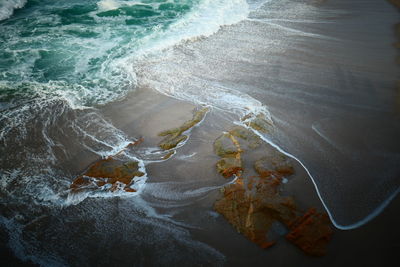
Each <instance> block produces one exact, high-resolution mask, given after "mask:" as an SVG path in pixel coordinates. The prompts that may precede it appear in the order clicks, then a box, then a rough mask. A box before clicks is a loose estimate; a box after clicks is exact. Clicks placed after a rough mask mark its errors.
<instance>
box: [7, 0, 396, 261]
mask: <svg viewBox="0 0 400 267" xmlns="http://www.w3.org/2000/svg"><path fill="white" fill-rule="evenodd" d="M327 2H328V3H325V1H306V0H304V1H300V0H299V1H291V0H275V1H245V0H141V1H122V0H101V1H99V0H86V1H75V0H60V1H53V0H28V1H24V0H0V144H1V150H0V152H1V154H2V156H1V159H0V175H1V177H0V196H1V199H0V207H1V213H0V216H1V217H0V225H1V226H2V228H3V229H4V231H5V232H6V233H7V235H8V246H9V247H10V248H11V249H12V250H13V252H14V253H15V254H16V256H17V257H19V258H20V259H23V260H27V259H30V260H32V261H33V262H35V263H40V264H43V265H55V266H58V265H59V266H63V265H71V264H72V263H71V262H75V263H76V265H80V266H83V265H93V264H96V265H107V264H110V263H113V264H117V263H120V264H123V265H128V264H130V263H131V262H132V260H133V259H135V260H136V263H137V264H139V265H159V264H180V263H184V262H186V263H187V262H188V261H191V262H193V263H194V264H215V265H220V264H221V263H222V262H223V261H224V259H225V256H224V255H223V253H221V252H219V251H217V250H216V249H215V248H213V247H212V246H209V245H207V244H206V243H207V242H205V243H203V242H201V241H199V240H196V239H194V238H193V237H192V235H191V234H190V233H189V230H188V229H197V228H201V223H194V225H192V224H190V223H189V222H191V223H192V222H193V221H191V220H186V221H185V219H182V218H180V219H175V218H173V217H174V216H175V215H176V214H180V213H179V211H180V210H183V211H182V214H186V211H185V209H184V207H185V205H188V204H187V203H186V204H185V203H183V202H185V201H187V202H188V203H189V202H190V203H191V201H192V202H193V203H197V202H198V201H200V202H201V201H203V200H204V198H205V196H207V193H208V192H210V191H213V190H214V191H215V189H218V188H219V187H220V186H221V183H218V182H217V183H215V181H213V180H212V179H211V178H210V179H209V180H207V179H206V180H203V181H201V182H199V181H198V180H190V181H185V182H184V183H182V181H181V180H180V179H181V178H180V177H182V176H184V175H183V173H185V172H184V171H180V172H179V171H178V169H179V168H180V167H182V166H184V165H185V164H189V163H190V160H191V159H196V157H197V156H196V155H202V150H201V149H200V148H198V150H196V151H184V148H182V149H183V151H184V152H182V153H186V154H184V155H180V156H179V155H178V156H179V157H178V156H177V158H176V162H175V163H174V161H169V162H171V163H169V164H171V166H169V165H168V163H161V165H160V166H159V167H158V168H159V169H157V170H158V171H155V170H153V172H151V170H152V167H151V166H153V165H154V164H153V163H154V162H156V161H157V160H154V159H153V158H152V157H153V156H152V150H151V148H149V149H147V150H143V151H136V152H135V153H132V154H129V153H127V154H126V155H125V156H126V157H128V158H132V159H135V160H138V161H140V164H141V165H140V166H141V168H142V170H143V171H144V172H147V175H146V176H145V177H144V178H143V180H142V183H141V184H140V185H141V188H140V189H139V190H138V192H137V193H135V194H133V196H132V195H129V194H126V193H113V194H111V193H104V192H97V193H93V194H86V195H79V196H72V195H71V194H70V193H69V190H68V188H69V185H70V183H71V181H72V180H73V179H74V177H75V176H76V175H77V174H79V173H80V172H81V171H82V170H84V169H85V168H86V167H87V165H88V164H90V163H91V162H93V161H94V160H95V159H97V158H99V157H105V156H108V155H114V154H115V153H117V152H118V151H121V149H123V148H124V147H125V146H126V145H127V144H128V143H129V142H132V141H134V140H136V139H137V138H139V137H140V134H139V133H135V132H134V131H132V129H131V130H126V129H125V128H124V127H123V124H122V123H118V121H119V120H120V119H119V118H117V117H118V114H129V113H128V111H131V110H133V111H134V112H136V113H135V114H131V115H132V116H133V117H135V116H136V117H137V118H138V119H137V121H138V122H137V123H138V124H139V125H141V124H140V116H139V115H140V114H141V112H143V114H150V113H151V114H153V115H152V116H153V117H156V116H158V115H157V108H161V106H160V107H159V106H157V105H156V106H152V104H151V103H150V102H151V100H149V99H147V98H146V97H141V94H138V95H136V94H135V93H134V92H135V91H136V90H138V89H141V90H151V92H152V94H154V91H155V92H158V93H161V94H162V95H167V96H170V97H172V98H174V99H177V100H179V101H184V102H185V103H192V104H195V105H199V104H205V105H208V106H210V107H212V110H213V113H212V114H211V115H210V121H212V123H209V125H208V126H207V127H208V129H210V132H213V131H214V130H215V129H218V130H226V129H222V126H221V125H224V124H229V123H231V124H233V123H239V119H240V117H243V116H244V115H246V114H252V115H254V116H256V115H259V114H261V115H262V116H263V117H264V118H266V119H267V120H269V121H270V122H271V123H272V124H273V129H272V130H271V131H270V132H269V133H268V134H264V133H261V132H260V133H257V134H259V135H260V136H261V137H262V138H263V139H264V140H265V142H268V143H270V144H272V145H273V146H275V147H276V148H277V149H279V150H281V151H282V152H284V153H286V154H287V155H289V156H291V157H293V158H295V159H297V161H298V162H299V163H300V164H301V165H302V166H303V167H304V168H305V169H306V171H307V172H308V174H309V178H310V179H311V181H312V182H313V184H314V186H315V188H316V189H317V192H318V195H319V197H320V199H321V200H322V202H323V204H324V206H325V208H326V211H327V212H328V213H329V215H330V216H331V219H332V221H333V223H334V224H335V225H336V226H337V227H338V228H342V229H347V228H354V227H357V226H359V225H362V224H364V223H365V222H367V221H368V220H369V219H371V218H373V217H374V216H376V215H377V214H378V213H379V212H380V211H381V210H382V209H383V208H384V207H385V205H386V204H388V203H389V202H390V200H391V199H392V198H393V197H395V196H396V194H397V193H398V191H399V186H400V180H399V179H400V168H399V164H398V162H399V161H400V147H399V142H398V141H397V139H398V136H400V124H399V121H400V120H399V117H400V116H399V110H400V108H399V106H398V105H399V103H398V102H396V99H398V98H399V92H398V91H396V89H395V84H396V80H397V79H398V67H397V66H396V63H395V60H394V59H395V57H396V51H395V49H394V48H393V47H392V45H391V44H392V43H393V42H394V40H395V39H394V36H393V32H392V28H391V27H392V25H394V24H395V23H396V22H397V19H398V18H397V13H396V12H395V10H394V8H392V7H391V6H389V4H387V3H376V2H375V1H372V0H371V1H363V3H358V1H344V0H343V1H331V2H332V3H329V2H330V1H327ZM333 2H335V3H333ZM152 97H153V96H152ZM128 98H133V100H132V99H131V100H129V101H128V100H127V99H128ZM148 98H149V97H148ZM150 98H151V97H150ZM115 101H128V103H129V105H126V106H123V108H124V109H123V110H120V111H113V112H112V114H111V113H110V110H112V107H113V105H114V104H113V103H114V102H115ZM176 103H179V102H178V101H177V102H176ZM176 103H175V105H180V104H176ZM182 105H183V104H182ZM105 114H106V115H105ZM110 114H111V115H110ZM213 114H214V115H213ZM221 114H223V115H221ZM121 116H122V115H121ZM128 116H129V115H128ZM142 117H145V115H143V116H142ZM153 117H151V116H148V117H145V118H146V119H147V118H153ZM149 123H151V122H149ZM220 128H221V129H220ZM215 131H216V130H215ZM210 135H212V134H210ZM207 137H209V136H208V135H207V133H203V135H202V136H200V137H198V138H199V140H206V138H207ZM212 141H213V140H209V142H212ZM207 142H208V141H206V142H203V143H201V144H203V145H204V144H207ZM187 147H190V148H196V146H190V144H189V145H188V146H187ZM205 157H207V156H205ZM202 160H204V161H207V159H206V158H201V157H199V158H197V162H201V161H202ZM158 161H160V160H158ZM163 164H165V165H166V166H165V170H168V171H169V172H168V173H167V174H165V173H163V172H162V171H160V170H163V166H164V165H163ZM174 164H175V165H174ZM181 165H182V166H181ZM177 166H180V167H179V168H178V167H177ZM148 168H150V171H149V170H148ZM175 168H176V170H175ZM182 168H183V167H182ZM152 175H153V176H152ZM157 175H158V176H157ZM163 175H164V176H168V177H169V179H172V180H171V181H170V180H168V179H167V180H166V181H164V180H162V179H161V178H160V177H164V176H163ZM197 175H198V176H199V177H200V176H202V174H201V173H200V174H197ZM207 175H213V174H207ZM208 177H211V176H208ZM173 178H175V179H177V180H174V179H173ZM152 179H153V183H148V185H146V183H147V182H148V180H152ZM157 179H161V180H162V181H163V182H160V180H157ZM89 196H90V198H88V197H89ZM116 196H119V197H120V198H119V197H116ZM193 199H195V200H193ZM83 200H84V201H83ZM196 201H197V202H196ZM196 205H198V204H196ZM199 205H200V204H199ZM200 206H201V205H200ZM160 207H161V208H160ZM158 208H160V209H161V210H160V209H158ZM163 209H164V213H163ZM200 210H202V208H200ZM205 214H207V216H209V217H205V218H206V219H204V218H203V217H201V216H200V217H201V218H202V220H208V219H209V218H214V217H215V216H216V215H215V214H214V213H213V212H212V211H210V210H208V211H207V209H205ZM186 215H187V214H186ZM177 216H178V217H179V215H177ZM189 217H190V216H189ZM207 218H208V219H207ZM65 229H68V231H66V230H65ZM59 233H62V234H59ZM64 238H66V239H68V238H70V239H71V240H73V243H72V244H70V243H68V244H64V243H63V242H60V240H62V239H64ZM165 242H167V243H168V244H169V245H168V246H169V247H168V248H166V247H165V246H167V245H165V244H166V243H165ZM98 244H102V246H103V249H104V250H107V249H108V248H109V249H112V250H113V251H114V252H113V254H112V255H113V256H112V257H111V256H110V257H108V258H107V257H105V256H99V255H101V254H102V252H101V251H93V249H95V248H97V245H98ZM163 244H164V245H163ZM67 246H68V247H69V249H70V250H69V251H68V252H66V251H65V248H66V247H67ZM177 251H179V253H178V254H177ZM127 253H130V256H129V259H125V260H124V255H126V254H127ZM85 255H93V256H91V257H89V258H88V257H86V256H85ZM149 258H151V260H149ZM72 265H73V264H72Z"/></svg>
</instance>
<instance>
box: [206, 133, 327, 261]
mask: <svg viewBox="0 0 400 267" xmlns="http://www.w3.org/2000/svg"><path fill="white" fill-rule="evenodd" d="M237 138H240V139H241V143H239V141H238V139H237ZM242 140H243V142H244V145H245V147H246V149H249V148H251V147H250V144H252V143H253V144H257V146H259V145H260V141H261V140H260V138H259V137H258V136H257V135H256V134H254V133H253V132H251V131H250V130H249V129H246V128H244V127H239V126H238V127H234V128H233V129H231V130H230V131H229V132H227V133H224V134H223V135H221V136H220V137H218V138H217V140H216V141H215V142H214V151H215V154H217V155H218V156H220V157H221V159H220V160H219V161H218V162H217V171H218V172H219V173H220V174H221V175H222V176H224V177H225V178H229V177H231V176H233V175H236V176H237V179H236V180H235V182H234V183H232V184H229V185H227V186H225V187H224V188H223V190H222V197H221V198H220V199H219V200H217V201H216V202H215V204H214V208H215V210H216V211H217V212H218V213H220V214H222V215H223V216H224V217H225V218H226V220H227V221H228V222H229V223H230V224H232V225H233V226H234V227H235V228H236V229H237V231H238V232H240V233H242V234H243V235H244V236H246V237H247V238H248V239H249V240H251V241H252V242H254V243H256V244H257V245H259V246H260V247H262V248H268V247H270V246H272V245H274V244H275V241H274V240H271V238H270V237H271V236H272V237H273V236H276V233H275V235H273V234H274V230H273V225H277V224H278V225H281V227H283V226H282V225H284V226H286V227H287V228H288V229H289V231H290V232H289V234H287V235H286V239H287V240H288V241H290V242H292V243H293V244H295V245H296V246H298V247H299V248H300V249H302V250H303V251H304V252H305V253H307V254H309V255H313V256H321V255H323V254H324V253H325V247H326V244H327V243H328V242H329V240H330V236H331V234H332V230H331V228H330V221H329V218H328V216H327V215H326V214H322V213H317V212H316V211H315V209H310V210H309V211H308V212H307V213H305V214H304V215H303V216H300V215H301V212H300V211H299V209H298V208H297V207H296V204H295V202H294V200H293V198H292V197H290V196H281V195H280V193H279V192H280V188H281V184H282V180H283V178H284V177H287V176H290V175H293V174H294V168H293V166H292V162H291V159H289V158H287V157H286V156H285V155H283V154H282V153H280V152H279V151H276V150H272V149H267V150H263V154H266V155H265V156H263V157H262V158H260V159H259V160H257V161H255V162H254V170H255V171H256V173H257V174H258V176H251V177H244V176H243V174H244V169H243V167H242V155H243V149H242V147H241V144H243V143H242ZM246 144H247V146H246ZM257 146H253V147H257ZM280 235H283V234H282V233H281V234H280ZM278 236H279V234H278Z"/></svg>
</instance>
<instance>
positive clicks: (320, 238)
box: [286, 208, 332, 256]
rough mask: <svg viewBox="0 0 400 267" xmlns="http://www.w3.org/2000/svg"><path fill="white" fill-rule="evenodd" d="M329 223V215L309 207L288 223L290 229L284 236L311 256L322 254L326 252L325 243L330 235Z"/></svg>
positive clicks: (329, 238)
mask: <svg viewBox="0 0 400 267" xmlns="http://www.w3.org/2000/svg"><path fill="white" fill-rule="evenodd" d="M329 225H330V221H329V217H328V216H327V215H326V214H323V213H318V212H317V211H316V209H315V208H311V209H309V210H308V211H307V212H306V213H305V214H304V215H303V216H301V217H298V218H297V219H296V220H294V221H293V222H291V223H289V224H288V228H289V229H290V230H291V231H290V232H289V233H288V234H287V235H286V238H287V240H289V241H290V242H292V243H293V244H295V245H296V246H298V247H299V248H300V249H301V250H303V251H304V252H305V253H307V254H309V255H311V256H323V255H325V253H326V244H327V243H328V242H329V241H330V240H331V237H332V229H331V228H330V226H329Z"/></svg>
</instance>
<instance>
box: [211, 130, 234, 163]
mask: <svg viewBox="0 0 400 267" xmlns="http://www.w3.org/2000/svg"><path fill="white" fill-rule="evenodd" d="M229 136H230V134H229V133H225V134H223V135H221V136H220V137H218V138H217V140H215V142H214V152H215V154H217V155H218V156H220V157H221V158H230V157H236V155H237V154H238V153H240V151H239V149H238V148H237V147H236V146H235V144H234V143H233V142H232V140H231V138H230V137H229Z"/></svg>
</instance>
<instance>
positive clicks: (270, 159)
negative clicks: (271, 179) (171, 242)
mask: <svg viewBox="0 0 400 267" xmlns="http://www.w3.org/2000/svg"><path fill="white" fill-rule="evenodd" d="M254 169H255V171H256V172H257V173H258V174H259V175H260V176H261V177H268V176H270V175H273V174H274V175H277V176H289V175H292V174H294V168H293V166H292V165H291V163H290V161H289V160H288V159H287V158H286V157H285V156H284V155H282V154H279V155H275V156H266V157H263V158H261V159H259V160H257V161H256V162H255V163H254Z"/></svg>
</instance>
